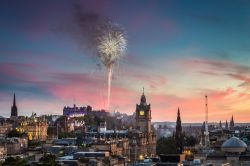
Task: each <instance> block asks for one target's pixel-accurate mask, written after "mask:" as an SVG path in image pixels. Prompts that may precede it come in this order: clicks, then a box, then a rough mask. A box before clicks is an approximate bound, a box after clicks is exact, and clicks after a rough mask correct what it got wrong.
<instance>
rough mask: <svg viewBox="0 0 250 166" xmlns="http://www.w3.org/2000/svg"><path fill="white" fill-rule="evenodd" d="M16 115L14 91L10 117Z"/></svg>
mask: <svg viewBox="0 0 250 166" xmlns="http://www.w3.org/2000/svg"><path fill="white" fill-rule="evenodd" d="M16 116H17V106H16V94H15V93H14V98H13V105H12V107H11V117H16Z"/></svg>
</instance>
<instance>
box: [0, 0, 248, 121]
mask: <svg viewBox="0 0 250 166" xmlns="http://www.w3.org/2000/svg"><path fill="white" fill-rule="evenodd" d="M75 4H80V5H81V6H82V10H83V11H84V12H92V13H95V14H97V15H99V16H101V17H108V18H109V19H111V20H113V21H114V22H117V23H118V24H119V25H121V26H122V27H123V28H124V29H125V30H126V34H127V39H128V48H127V53H126V56H125V57H124V58H122V59H121V61H120V62H119V65H117V66H116V68H115V71H114V75H113V82H112V83H113V87H112V95H111V105H112V107H111V109H115V110H119V111H121V112H126V113H129V114H130V113H133V111H134V109H135V108H134V107H135V104H136V103H137V102H139V98H140V95H141V91H142V87H145V90H146V95H147V97H148V100H149V101H150V102H151V104H152V110H153V120H155V121H163V120H170V121H171V120H172V121H173V120H174V119H175V116H176V111H177V107H178V106H179V107H180V109H181V111H182V109H183V112H182V114H183V119H184V121H187V122H188V121H202V119H203V117H204V116H203V115H197V116H196V117H195V118H193V117H192V116H190V112H195V113H197V112H202V111H203V109H204V100H203V98H204V94H208V95H209V96H210V97H209V99H210V101H211V107H210V110H211V120H214V121H218V120H220V119H221V120H222V121H223V120H226V119H225V117H227V118H228V119H229V118H230V116H231V115H232V114H234V115H235V116H236V119H237V118H238V119H239V121H248V120H249V118H250V117H246V116H244V115H243V114H244V113H246V112H247V111H248V105H249V104H250V103H249V99H250V98H249V97H248V96H249V85H248V84H249V82H250V81H249V80H250V79H249V77H250V76H249V74H248V73H249V68H250V66H249V61H250V58H249V52H250V49H249V45H250V40H249V36H250V4H249V1H245V0H242V1H222V0H221V1H165V0H164V1H163V0H158V1H142V0H141V1H132V0H131V1H125V0H124V1H122V0H120V1H97V0H95V1H59V0H57V1H37V2H34V1H26V0H24V1H8V2H7V1H6V2H1V5H0V36H1V38H0V69H1V70H0V76H1V79H0V99H1V100H0V103H1V106H2V108H1V111H2V115H3V116H9V114H10V107H11V102H12V97H13V93H14V92H16V95H17V101H18V108H19V112H20V114H25V115H30V114H31V112H32V111H33V112H38V113H39V114H43V113H46V114H50V113H57V114H60V113H62V108H63V107H64V106H65V105H73V103H76V104H77V105H92V106H93V107H94V108H96V109H99V108H105V101H106V84H107V81H106V71H105V68H104V67H103V66H98V65H97V64H99V63H100V62H99V61H98V58H97V57H96V56H95V55H93V54H92V53H91V51H90V50H88V49H86V47H84V46H83V43H81V42H79V40H78V38H77V37H78V35H82V34H77V33H75V31H74V30H75V27H77V23H76V22H75V10H74V5H75ZM239 96H241V97H242V96H243V98H240V97H239ZM162 115H164V116H162ZM222 118H224V119H222Z"/></svg>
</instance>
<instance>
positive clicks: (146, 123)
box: [135, 88, 151, 133]
mask: <svg viewBox="0 0 250 166" xmlns="http://www.w3.org/2000/svg"><path fill="white" fill-rule="evenodd" d="M135 112H136V118H135V119H136V129H138V130H140V131H141V132H144V133H149V132H151V107H150V104H147V100H146V97H145V95H144V88H143V93H142V96H141V101H140V104H136V111H135Z"/></svg>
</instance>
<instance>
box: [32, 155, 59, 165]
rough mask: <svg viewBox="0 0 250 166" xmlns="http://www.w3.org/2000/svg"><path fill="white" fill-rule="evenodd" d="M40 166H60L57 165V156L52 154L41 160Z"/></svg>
mask: <svg viewBox="0 0 250 166" xmlns="http://www.w3.org/2000/svg"><path fill="white" fill-rule="evenodd" d="M39 161H40V163H39V164H37V165H39V166H59V164H57V163H56V156H54V155H51V154H45V155H44V156H43V157H42V158H41V159H40V160H39Z"/></svg>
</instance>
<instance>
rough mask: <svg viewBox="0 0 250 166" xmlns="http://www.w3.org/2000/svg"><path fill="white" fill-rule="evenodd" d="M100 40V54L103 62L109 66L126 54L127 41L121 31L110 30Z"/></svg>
mask: <svg viewBox="0 0 250 166" xmlns="http://www.w3.org/2000/svg"><path fill="white" fill-rule="evenodd" d="M99 40H100V42H99V45H98V54H99V56H100V58H101V60H102V62H103V64H104V65H105V66H106V67H107V68H109V67H110V66H112V65H113V64H114V63H115V62H116V61H117V60H118V59H120V58H121V57H122V56H123V55H124V52H125V50H126V46H127V41H126V39H125V37H124V34H122V33H121V32H119V31H114V32H112V31H111V32H108V33H107V34H105V35H104V36H103V37H101V38H99Z"/></svg>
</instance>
